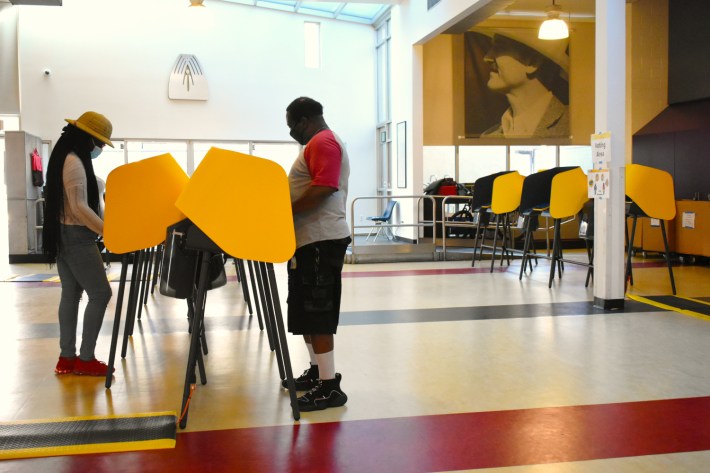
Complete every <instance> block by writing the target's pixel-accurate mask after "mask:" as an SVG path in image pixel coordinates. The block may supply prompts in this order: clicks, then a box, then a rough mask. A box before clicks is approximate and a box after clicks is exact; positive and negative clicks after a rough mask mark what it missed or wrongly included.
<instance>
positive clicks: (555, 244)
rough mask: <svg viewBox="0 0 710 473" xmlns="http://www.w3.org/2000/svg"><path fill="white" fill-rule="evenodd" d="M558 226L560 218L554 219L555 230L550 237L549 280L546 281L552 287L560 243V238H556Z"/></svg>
mask: <svg viewBox="0 0 710 473" xmlns="http://www.w3.org/2000/svg"><path fill="white" fill-rule="evenodd" d="M559 228H560V220H559V219H557V218H556V219H555V230H554V236H553V238H552V240H553V241H552V261H551V264H550V280H549V281H548V283H547V287H552V280H553V279H555V268H556V267H557V259H558V258H559V257H560V256H559V250H558V246H559V245H560V239H559V238H558V233H559Z"/></svg>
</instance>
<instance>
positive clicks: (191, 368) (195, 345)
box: [180, 252, 210, 429]
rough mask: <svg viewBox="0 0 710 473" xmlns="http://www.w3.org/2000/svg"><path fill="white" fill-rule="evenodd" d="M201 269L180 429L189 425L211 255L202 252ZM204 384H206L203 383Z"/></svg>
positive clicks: (191, 330)
mask: <svg viewBox="0 0 710 473" xmlns="http://www.w3.org/2000/svg"><path fill="white" fill-rule="evenodd" d="M201 253H202V258H201V263H200V264H201V267H200V279H199V282H198V284H197V295H196V296H195V301H196V302H197V301H199V303H196V304H195V313H194V314H193V316H192V324H191V329H190V350H189V352H188V357H187V368H186V370H185V386H184V389H183V395H182V406H181V408H180V412H181V413H182V419H181V420H180V428H181V429H184V428H185V426H186V425H187V416H188V407H189V406H188V404H187V403H188V399H189V397H190V386H191V385H192V384H193V383H194V382H195V365H196V363H197V357H198V353H199V350H200V346H199V345H200V334H201V332H202V321H203V317H204V315H205V314H204V311H203V310H202V309H203V306H202V301H203V300H204V297H205V293H206V292H207V279H208V276H209V266H210V265H209V262H210V259H209V253H208V252H201ZM203 384H204V383H203Z"/></svg>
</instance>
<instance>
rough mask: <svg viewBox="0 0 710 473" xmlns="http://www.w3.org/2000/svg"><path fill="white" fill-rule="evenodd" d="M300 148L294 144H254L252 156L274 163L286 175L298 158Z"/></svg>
mask: <svg viewBox="0 0 710 473" xmlns="http://www.w3.org/2000/svg"><path fill="white" fill-rule="evenodd" d="M299 152H300V146H299V145H298V144H296V143H258V142H257V143H254V152H253V153H252V154H253V155H254V156H258V157H260V158H264V159H270V160H271V161H275V162H277V163H279V164H280V165H281V167H282V168H284V171H286V174H288V172H289V171H290V170H291V166H292V165H293V162H294V161H295V160H296V158H297V157H298V153H299Z"/></svg>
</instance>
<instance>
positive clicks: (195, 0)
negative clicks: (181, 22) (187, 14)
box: [188, 0, 205, 8]
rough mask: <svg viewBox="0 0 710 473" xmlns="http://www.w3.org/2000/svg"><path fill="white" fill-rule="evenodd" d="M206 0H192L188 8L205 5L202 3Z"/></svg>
mask: <svg viewBox="0 0 710 473" xmlns="http://www.w3.org/2000/svg"><path fill="white" fill-rule="evenodd" d="M204 1H205V0H190V7H188V8H191V7H204V5H203V4H202V3H203V2H204Z"/></svg>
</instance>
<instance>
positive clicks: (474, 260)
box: [471, 212, 486, 268]
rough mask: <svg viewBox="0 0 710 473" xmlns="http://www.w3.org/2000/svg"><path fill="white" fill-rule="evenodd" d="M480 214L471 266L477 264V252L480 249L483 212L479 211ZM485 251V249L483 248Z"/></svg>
mask: <svg viewBox="0 0 710 473" xmlns="http://www.w3.org/2000/svg"><path fill="white" fill-rule="evenodd" d="M477 215H478V221H477V222H476V235H475V236H474V238H473V258H472V259H471V267H472V268H473V266H474V265H475V264H476V252H477V251H478V236H479V235H480V232H481V220H483V218H482V216H481V212H478V213H477ZM483 231H484V232H485V231H486V230H485V229H484V230H483ZM481 252H483V250H481Z"/></svg>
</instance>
